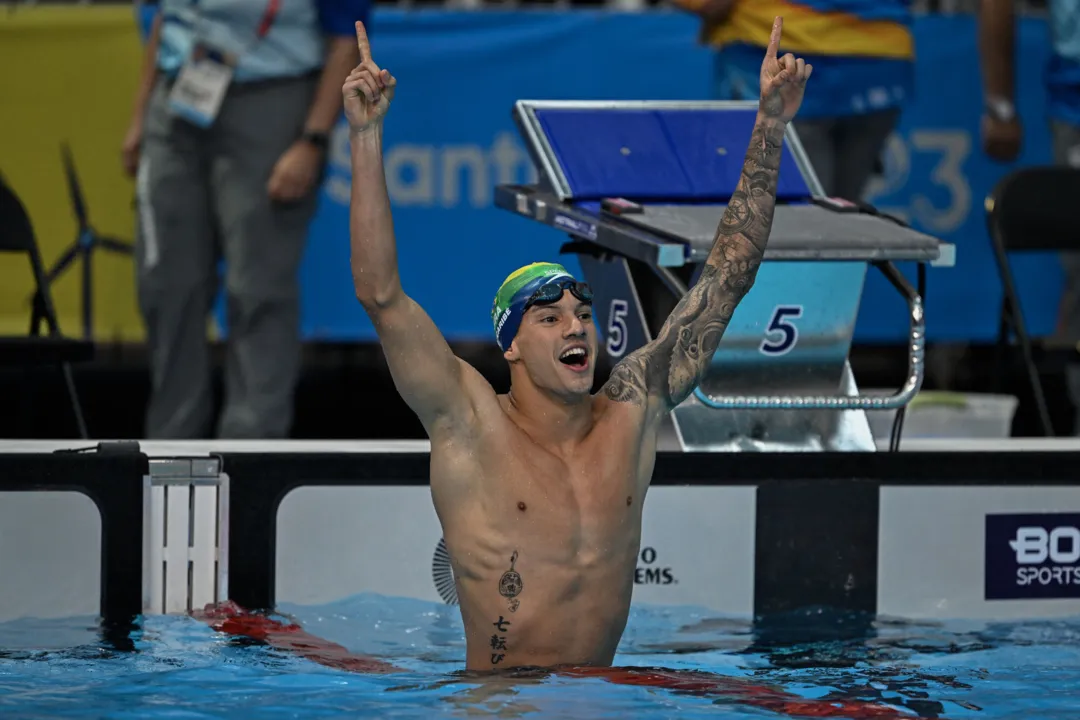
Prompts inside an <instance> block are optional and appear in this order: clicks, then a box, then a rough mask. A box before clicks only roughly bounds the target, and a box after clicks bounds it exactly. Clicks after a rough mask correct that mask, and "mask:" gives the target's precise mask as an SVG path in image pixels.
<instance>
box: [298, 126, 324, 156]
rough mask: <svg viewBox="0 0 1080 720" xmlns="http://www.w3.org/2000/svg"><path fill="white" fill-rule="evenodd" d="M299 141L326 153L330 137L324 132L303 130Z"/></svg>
mask: <svg viewBox="0 0 1080 720" xmlns="http://www.w3.org/2000/svg"><path fill="white" fill-rule="evenodd" d="M300 139H301V140H303V141H304V142H306V143H311V144H312V145H314V146H315V147H317V148H318V149H319V150H322V151H323V152H326V149H327V148H328V147H330V135H328V134H327V133H324V132H318V131H316V130H305V131H304V134H303V135H301V136H300Z"/></svg>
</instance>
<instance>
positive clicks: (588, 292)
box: [521, 280, 593, 313]
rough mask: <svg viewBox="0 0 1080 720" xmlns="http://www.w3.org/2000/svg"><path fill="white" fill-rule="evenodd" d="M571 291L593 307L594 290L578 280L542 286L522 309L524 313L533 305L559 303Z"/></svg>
mask: <svg viewBox="0 0 1080 720" xmlns="http://www.w3.org/2000/svg"><path fill="white" fill-rule="evenodd" d="M567 290H569V291H570V292H571V294H573V296H574V297H576V298H577V299H578V300H580V301H581V302H583V303H588V304H589V305H592V299H593V293H592V288H591V287H589V284H588V283H583V282H578V281H576V280H563V281H561V282H550V283H547V284H545V285H541V286H540V287H539V288H538V289H537V290H536V292H534V293H533V294H532V296H531V297H530V298H529V299H528V300H526V301H525V306H524V307H523V308H522V310H521V311H522V312H523V313H525V312H528V311H529V308H531V307H532V306H533V305H550V304H551V303H555V302H559V300H561V299H562V296H563V293H564V292H566V291H567Z"/></svg>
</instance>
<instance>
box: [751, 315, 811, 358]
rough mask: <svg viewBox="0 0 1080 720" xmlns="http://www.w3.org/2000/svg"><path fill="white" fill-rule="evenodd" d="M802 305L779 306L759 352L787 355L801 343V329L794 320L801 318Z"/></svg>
mask: <svg viewBox="0 0 1080 720" xmlns="http://www.w3.org/2000/svg"><path fill="white" fill-rule="evenodd" d="M802 314H803V309H802V305H777V306H776V309H775V310H773V314H772V319H771V320H770V321H769V326H768V328H766V330H765V339H764V340H762V341H761V346H760V347H759V348H758V350H760V351H761V353H762V354H763V355H773V356H779V355H786V354H787V353H789V352H791V351H792V349H794V347H795V343H797V342H798V341H799V329H798V328H797V327H795V323H793V322H792V320H797V319H798V318H801V317H802Z"/></svg>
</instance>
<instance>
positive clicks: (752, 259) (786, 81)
mask: <svg viewBox="0 0 1080 720" xmlns="http://www.w3.org/2000/svg"><path fill="white" fill-rule="evenodd" d="M782 29H783V21H782V20H781V19H780V18H777V19H776V21H775V23H774V24H773V31H772V37H771V39H770V41H769V47H768V49H767V50H766V52H765V60H764V62H763V63H762V65H761V100H760V104H759V105H758V114H757V120H756V122H755V124H754V130H753V133H752V134H751V136H750V147H749V149H748V150H747V151H746V160H745V162H744V164H743V169H742V176H741V177H740V178H739V182H738V185H737V186H736V188H735V191H734V193H732V196H731V200H730V201H729V202H728V206H727V210H726V211H725V212H724V216H723V218H722V219H721V220H720V226H719V228H717V234H716V241H715V242H714V244H713V247H712V251H711V252H710V253H709V257H708V258H707V259H706V261H705V267H704V268H703V269H702V271H701V276H700V278H699V279H698V281H697V283H696V284H695V285H694V287H693V288H691V290H690V292H688V293H687V294H686V296H685V297H684V298H683V299H682V300H680V301H679V304H678V305H676V306H675V309H674V310H673V311H672V312H671V315H670V316H669V317H668V319H667V322H666V323H665V324H664V327H663V328H662V329H661V330H660V333H659V334H658V335H657V337H656V339H655V340H653V341H652V342H650V343H649V344H647V345H645V346H644V347H642V348H640V349H638V350H637V351H635V352H633V353H631V354H630V355H628V356H627V357H626V358H625V359H624V360H623V361H622V362H620V363H619V364H618V365H616V366H615V368H614V369H613V370H612V372H611V376H610V378H609V379H608V382H607V384H606V385H605V386H604V390H603V392H604V394H605V395H606V396H607V397H608V398H610V399H612V400H615V401H617V402H623V403H629V404H631V405H636V406H640V407H643V408H645V409H647V411H648V416H649V418H650V419H651V420H655V419H658V418H660V417H662V416H663V414H664V413H666V412H667V411H669V410H671V409H672V408H674V407H675V406H677V405H678V404H679V403H681V402H682V401H683V400H685V399H686V398H687V396H689V394H690V393H691V392H693V390H694V388H695V387H697V385H698V383H699V382H700V380H701V378H702V376H703V375H704V373H705V370H706V368H708V366H709V363H710V361H711V360H712V356H713V353H714V352H715V351H716V348H717V345H719V343H720V338H721V337H722V336H723V334H724V331H725V330H726V329H727V326H728V322H730V321H731V316H732V313H734V312H735V307H736V306H737V305H738V304H739V302H740V301H741V300H742V298H743V296H745V295H746V293H747V292H748V291H749V290H750V286H751V285H753V283H754V278H755V277H756V275H757V270H758V267H759V266H760V265H761V261H762V258H763V256H764V253H765V245H766V243H767V242H768V240H769V232H770V230H771V228H772V219H773V208H774V206H775V204H776V184H777V179H778V177H779V170H780V148H781V145H782V144H783V140H784V130H785V129H786V128H787V124H788V123H789V122H791V119H792V118H793V117H794V116H795V113H796V112H797V111H798V109H799V105H800V104H801V103H802V97H803V90H804V89H805V87H806V80H807V79H808V78H809V77H810V72H811V70H812V69H813V68H812V67H811V66H810V65H806V64H805V62H804V61H803V60H802V59H798V60H796V59H795V57H794V56H793V55H791V54H790V53H789V54H787V55H784V56H783V57H781V58H778V57H777V51H778V49H779V47H780V35H781V31H782Z"/></svg>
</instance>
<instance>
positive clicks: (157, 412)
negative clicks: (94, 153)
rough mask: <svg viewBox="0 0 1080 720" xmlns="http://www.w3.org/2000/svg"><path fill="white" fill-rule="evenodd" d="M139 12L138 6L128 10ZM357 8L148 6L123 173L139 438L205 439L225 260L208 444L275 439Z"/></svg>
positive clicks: (360, 1)
mask: <svg viewBox="0 0 1080 720" xmlns="http://www.w3.org/2000/svg"><path fill="white" fill-rule="evenodd" d="M141 10H146V8H141ZM369 10H370V0H160V2H158V3H157V7H156V12H154V15H153V18H152V21H151V23H150V27H149V35H148V38H147V42H146V50H145V56H144V60H143V70H142V75H141V81H140V84H139V87H138V91H137V93H136V97H135V102H134V107H133V111H132V117H131V123H130V128H129V130H128V132H127V135H126V137H125V139H124V142H123V147H122V152H121V156H122V162H123V165H124V167H125V169H126V170H127V172H128V173H130V174H131V175H133V176H134V177H135V179H136V196H137V201H138V212H137V231H136V273H137V274H136V280H137V289H138V301H139V307H140V311H141V313H142V315H143V318H144V321H145V323H146V330H147V343H148V348H149V353H150V371H151V380H152V393H151V397H150V403H149V407H148V409H147V417H146V430H145V432H146V437H148V438H177V439H184V438H204V437H208V436H210V435H211V434H212V433H214V432H215V428H214V425H215V422H214V420H215V418H214V417H213V406H214V403H213V395H212V385H211V362H210V349H209V342H208V339H207V321H208V318H209V314H210V310H211V303H212V302H213V299H214V297H215V296H216V294H217V290H218V285H219V278H218V271H217V267H218V261H219V259H224V261H225V276H224V288H225V295H226V302H227V326H228V327H227V330H228V341H227V344H226V353H225V376H224V381H225V397H224V407H223V410H222V414H221V417H220V420H219V422H218V423H217V428H216V435H217V436H219V437H225V438H280V437H287V435H288V433H289V430H290V427H291V424H292V416H293V393H294V389H295V385H296V382H297V378H298V376H299V369H300V351H301V343H300V334H299V333H300V307H299V287H298V282H299V281H298V277H297V275H298V269H299V264H300V260H301V257H302V254H303V249H304V244H305V240H306V237H307V229H308V224H309V222H310V220H311V218H312V215H313V213H314V211H315V207H316V199H317V189H318V186H319V183H320V179H321V176H322V172H323V169H324V165H325V160H326V153H327V145H328V136H329V133H330V131H331V129H332V128H333V126H334V125H335V124H336V122H337V120H338V118H339V117H340V115H341V112H342V96H341V78H343V77H345V76H346V75H348V74H349V72H350V70H351V69H352V68H353V67H354V66H355V65H356V63H357V47H356V42H355V30H354V23H355V22H356V21H357V20H360V21H363V22H365V23H368V22H369V17H368V15H369Z"/></svg>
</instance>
